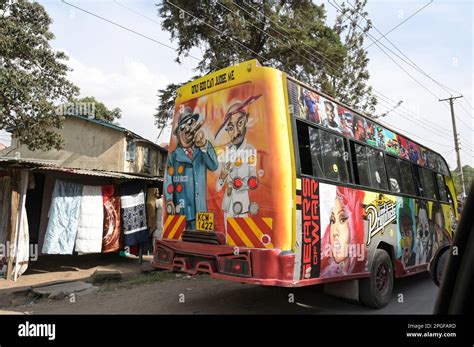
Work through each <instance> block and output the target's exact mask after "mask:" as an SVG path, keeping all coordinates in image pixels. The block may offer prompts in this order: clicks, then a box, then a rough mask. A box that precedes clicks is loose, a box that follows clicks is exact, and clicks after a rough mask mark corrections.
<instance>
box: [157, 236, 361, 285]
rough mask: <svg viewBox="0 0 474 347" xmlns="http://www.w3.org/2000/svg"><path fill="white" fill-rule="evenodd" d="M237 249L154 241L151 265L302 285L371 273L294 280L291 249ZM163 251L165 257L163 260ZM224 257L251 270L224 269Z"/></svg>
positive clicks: (225, 277) (234, 278)
mask: <svg viewBox="0 0 474 347" xmlns="http://www.w3.org/2000/svg"><path fill="white" fill-rule="evenodd" d="M160 250H161V251H160ZM162 251H163V252H162ZM234 251H235V249H234V247H232V246H225V245H209V244H203V243H194V242H185V241H181V240H155V247H154V254H153V261H152V265H153V266H154V267H156V268H159V269H164V270H170V271H180V272H184V273H188V274H190V275H195V274H199V273H207V274H209V275H210V276H211V277H212V278H217V279H223V280H231V281H237V282H242V283H251V284H258V285H267V286H280V287H300V286H306V285H313V284H321V283H328V282H334V281H339V280H350V279H355V278H361V277H367V276H369V274H368V273H358V274H351V275H347V276H341V277H337V278H313V279H307V280H294V279H293V269H294V265H295V254H294V253H292V252H282V251H280V250H279V249H260V248H239V253H238V254H235V253H234ZM160 253H161V254H165V255H166V257H165V258H164V259H160V257H159V256H158V255H159V254H160ZM225 260H242V261H244V262H246V263H248V268H249V269H250V271H249V273H248V274H247V275H236V274H232V273H228V272H226V271H225V266H224V262H225Z"/></svg>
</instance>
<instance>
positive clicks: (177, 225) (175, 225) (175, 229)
mask: <svg viewBox="0 0 474 347" xmlns="http://www.w3.org/2000/svg"><path fill="white" fill-rule="evenodd" d="M184 218H185V216H179V217H178V218H176V219H177V221H176V223H175V224H174V226H173V229H171V232H170V234H169V237H168V238H170V239H174V234H175V233H176V231H177V230H178V227H179V226H180V225H181V224H182V223H181V222H182V220H183V219H184Z"/></svg>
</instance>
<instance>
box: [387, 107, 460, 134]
mask: <svg viewBox="0 0 474 347" xmlns="http://www.w3.org/2000/svg"><path fill="white" fill-rule="evenodd" d="M383 102H384V101H383ZM384 103H385V102H384ZM394 112H395V113H396V114H397V115H399V116H400V117H403V118H404V119H406V120H408V121H411V122H412V123H414V124H416V125H417V126H420V127H422V128H424V129H426V130H428V131H429V132H434V133H436V135H437V136H439V137H442V138H444V139H446V140H450V141H451V140H452V138H449V137H448V136H446V135H445V134H443V133H441V132H440V131H439V130H437V129H436V128H428V127H427V126H426V124H424V123H422V122H421V121H419V120H417V119H416V118H410V117H408V116H405V115H404V114H403V113H401V112H399V111H398V110H395V111H394Z"/></svg>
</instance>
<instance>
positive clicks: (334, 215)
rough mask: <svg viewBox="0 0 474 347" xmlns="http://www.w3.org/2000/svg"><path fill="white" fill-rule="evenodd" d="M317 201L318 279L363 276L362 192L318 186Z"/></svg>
mask: <svg viewBox="0 0 474 347" xmlns="http://www.w3.org/2000/svg"><path fill="white" fill-rule="evenodd" d="M320 197H321V199H322V200H321V207H320V210H321V232H322V237H321V240H322V241H321V277H331V276H340V275H347V274H352V273H359V272H364V271H365V268H366V265H367V248H366V246H365V242H364V220H363V205H362V204H363V200H364V191H362V190H358V189H352V188H347V187H341V186H337V187H336V186H332V185H328V184H323V183H321V184H320ZM323 199H324V200H323Z"/></svg>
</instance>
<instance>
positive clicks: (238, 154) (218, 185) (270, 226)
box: [163, 68, 292, 250]
mask: <svg viewBox="0 0 474 347" xmlns="http://www.w3.org/2000/svg"><path fill="white" fill-rule="evenodd" d="M243 74H245V75H243ZM227 76H230V72H229V73H228V74H227ZM232 76H233V78H235V79H241V80H242V83H241V84H238V85H233V86H232V87H229V88H225V89H220V90H217V91H215V92H209V93H208V94H205V95H201V96H200V97H198V98H194V99H189V98H188V99H186V98H183V99H184V101H177V104H176V107H175V117H174V124H173V131H172V137H171V140H170V149H169V155H168V161H167V171H166V178H165V185H164V192H165V204H166V211H165V216H164V230H163V238H164V239H174V240H180V239H182V237H183V233H185V231H186V230H190V231H195V230H198V231H203V232H206V231H209V232H213V233H216V234H219V235H221V240H222V239H223V240H224V243H225V244H227V245H229V246H237V247H246V248H268V249H272V248H278V249H282V250H288V249H290V248H291V208H290V207H289V201H292V199H291V195H292V186H291V170H290V168H289V167H288V163H290V162H291V160H290V146H289V140H288V133H287V128H288V124H287V123H286V122H287V118H286V110H285V104H284V96H283V91H282V88H281V72H279V71H277V70H273V69H266V68H258V69H256V71H253V72H252V73H248V74H247V72H246V71H242V70H237V71H236V72H235V74H233V75H232ZM209 85H212V83H210V84H209ZM209 88H211V87H209ZM189 94H190V95H189V97H190V98H191V97H192V96H191V94H192V93H191V92H190V93H189ZM193 118H196V120H197V122H195V123H193ZM185 120H186V121H189V120H191V122H190V123H189V124H193V126H194V127H196V128H197V129H196V128H195V129H194V132H195V133H196V134H197V133H198V132H202V141H201V142H203V143H205V145H204V146H199V143H198V142H199V141H195V140H191V143H192V145H191V147H190V148H189V147H186V144H185V142H186V138H185V136H186V133H187V132H191V131H193V129H190V130H188V129H187V125H186V124H187V123H186V122H185ZM182 137H184V139H183V138H182ZM189 137H190V138H191V139H192V136H191V135H189ZM195 138H196V136H195ZM183 140H184V141H183ZM206 228H208V229H206ZM195 237H200V236H199V235H198V236H195ZM204 238H205V236H204V237H203V239H204Z"/></svg>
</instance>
